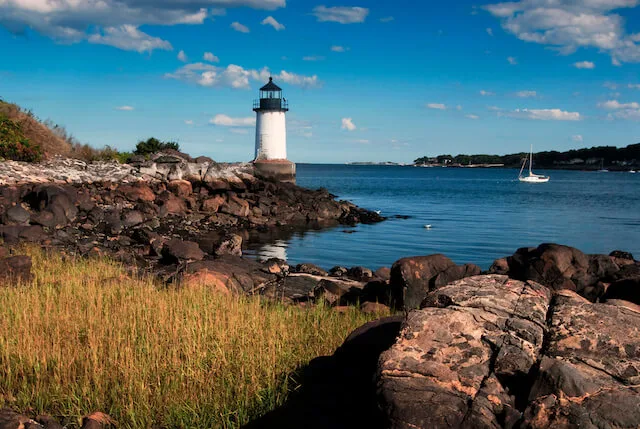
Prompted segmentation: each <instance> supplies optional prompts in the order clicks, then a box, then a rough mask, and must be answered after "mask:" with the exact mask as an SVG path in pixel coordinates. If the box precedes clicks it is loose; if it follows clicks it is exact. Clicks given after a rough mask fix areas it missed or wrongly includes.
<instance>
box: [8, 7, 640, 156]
mask: <svg viewBox="0 0 640 429" xmlns="http://www.w3.org/2000/svg"><path fill="white" fill-rule="evenodd" d="M639 6H640V0H521V1H515V2H508V3H499V2H471V1H456V2H435V1H424V2H416V1H415V0H414V1H409V0H398V1H393V2H390V1H387V2H382V1H376V2H373V1H360V2H357V1H356V2H351V1H339V2H336V1H319V2H309V1H302V0H158V1H150V0H82V1H80V0H0V58H1V60H0V96H1V97H2V98H4V99H6V100H8V101H13V102H16V103H18V104H20V105H21V106H23V107H26V108H30V109H32V110H33V111H34V112H35V113H36V114H37V115H38V116H39V117H41V118H43V119H51V120H52V121H54V122H56V123H58V124H61V125H64V126H65V127H66V128H67V129H68V130H69V131H70V132H71V133H72V134H73V135H74V136H75V137H76V138H78V139H79V140H80V141H81V142H83V143H89V144H91V145H93V146H103V145H111V146H114V147H117V148H118V149H121V150H130V149H131V148H132V147H133V146H134V145H135V143H136V142H137V141H138V140H140V139H143V138H147V137H150V136H155V137H157V138H161V139H170V140H176V141H178V142H179V143H180V144H181V146H182V148H183V149H184V150H185V151H186V152H189V153H190V154H192V155H208V156H211V157H212V158H214V159H216V160H219V161H240V160H249V159H250V158H251V156H252V155H253V145H254V137H253V133H254V128H253V123H254V120H255V118H254V113H253V112H252V110H251V108H252V101H253V99H254V98H256V97H257V93H258V88H259V87H260V86H262V85H263V84H264V83H265V82H266V81H267V80H268V77H269V76H270V75H272V76H274V79H275V81H276V83H278V84H279V85H280V86H281V87H282V88H283V90H284V94H285V97H286V98H287V99H288V100H289V102H290V109H291V110H290V112H289V113H288V114H287V127H288V152H289V158H290V159H291V160H293V161H297V162H347V161H385V160H390V161H397V162H410V161H412V160H413V159H415V158H417V157H419V156H423V155H437V154H443V153H450V154H454V155H455V154H458V153H498V154H504V153H512V152H518V151H526V150H528V148H529V145H531V144H533V145H534V150H536V151H540V150H567V149H570V148H578V147H584V146H596V145H615V146H626V145H628V144H632V143H637V142H639V141H640V104H639V103H640V74H639V73H638V72H639V71H640V7H639ZM205 54H206V58H205Z"/></svg>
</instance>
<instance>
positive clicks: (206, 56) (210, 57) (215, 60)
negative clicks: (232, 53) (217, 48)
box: [202, 52, 220, 63]
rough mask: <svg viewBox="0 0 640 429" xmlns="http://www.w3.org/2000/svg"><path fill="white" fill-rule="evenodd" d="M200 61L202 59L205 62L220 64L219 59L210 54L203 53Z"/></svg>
mask: <svg viewBox="0 0 640 429" xmlns="http://www.w3.org/2000/svg"><path fill="white" fill-rule="evenodd" d="M202 59H204V60H205V61H209V62H210V63H219V62H220V58H218V57H217V56H215V55H213V54H212V53H211V52H205V53H204V55H203V56H202Z"/></svg>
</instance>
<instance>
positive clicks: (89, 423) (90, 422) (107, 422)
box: [81, 412, 116, 429]
mask: <svg viewBox="0 0 640 429" xmlns="http://www.w3.org/2000/svg"><path fill="white" fill-rule="evenodd" d="M115 425H116V422H115V420H113V419H112V418H111V417H110V416H108V415H107V414H104V413H101V412H94V413H91V414H89V415H88V416H86V417H84V418H83V419H82V428H81V429H106V428H109V427H115Z"/></svg>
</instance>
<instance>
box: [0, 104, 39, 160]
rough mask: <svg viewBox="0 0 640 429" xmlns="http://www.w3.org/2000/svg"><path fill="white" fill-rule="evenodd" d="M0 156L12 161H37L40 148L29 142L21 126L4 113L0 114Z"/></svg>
mask: <svg viewBox="0 0 640 429" xmlns="http://www.w3.org/2000/svg"><path fill="white" fill-rule="evenodd" d="M0 157H2V158H5V159H11V160H13V161H25V162H38V161H40V160H41V159H42V149H41V148H40V146H38V145H34V144H31V143H30V142H29V139H28V138H26V137H25V136H24V133H23V132H22V127H21V126H20V124H18V123H17V122H14V121H12V120H11V119H9V118H8V117H7V116H6V115H4V114H0Z"/></svg>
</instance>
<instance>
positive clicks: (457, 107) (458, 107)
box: [456, 104, 462, 112]
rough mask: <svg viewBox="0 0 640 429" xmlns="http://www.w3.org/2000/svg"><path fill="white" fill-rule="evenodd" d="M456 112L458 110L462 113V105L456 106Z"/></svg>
mask: <svg viewBox="0 0 640 429" xmlns="http://www.w3.org/2000/svg"><path fill="white" fill-rule="evenodd" d="M456 110H457V111H458V112H460V111H462V105H461V104H458V105H457V106H456Z"/></svg>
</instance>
